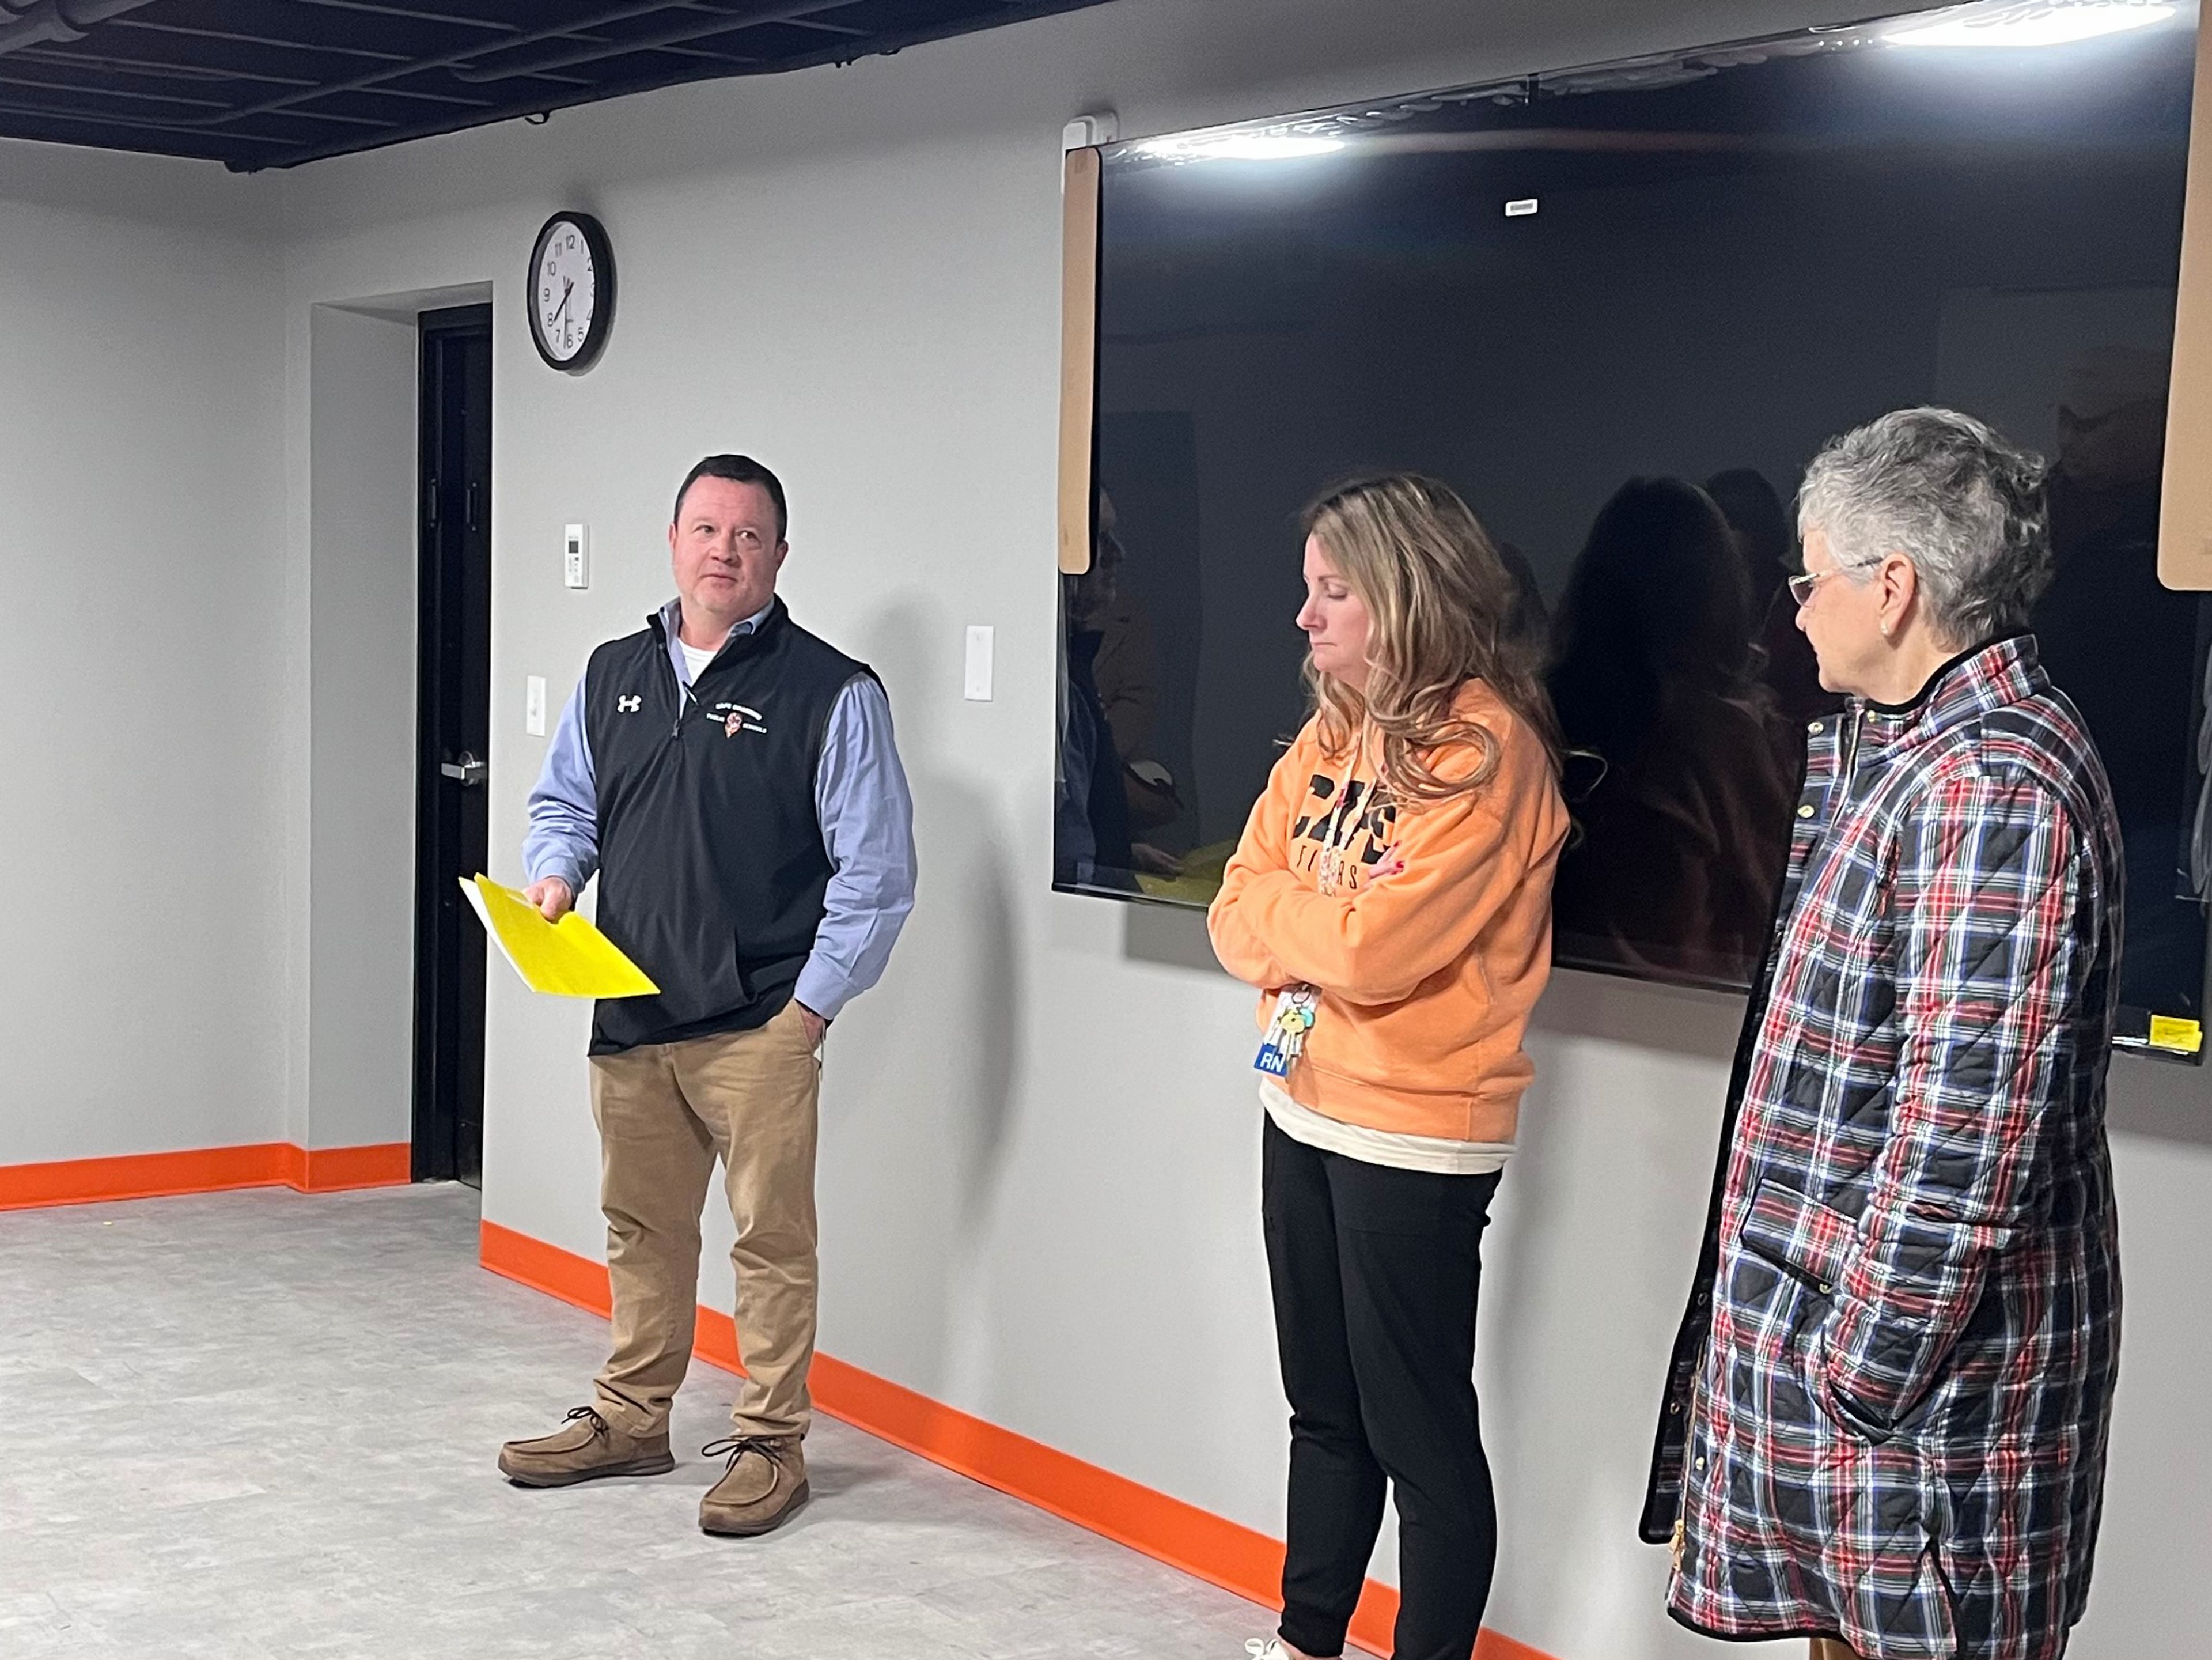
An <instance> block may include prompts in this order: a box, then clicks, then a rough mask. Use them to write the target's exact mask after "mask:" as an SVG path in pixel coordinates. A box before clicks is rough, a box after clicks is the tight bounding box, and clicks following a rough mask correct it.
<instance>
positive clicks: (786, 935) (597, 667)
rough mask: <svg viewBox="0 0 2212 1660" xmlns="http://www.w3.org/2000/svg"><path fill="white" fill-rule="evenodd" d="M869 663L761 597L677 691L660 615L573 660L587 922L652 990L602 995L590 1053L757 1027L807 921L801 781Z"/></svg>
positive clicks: (789, 982) (787, 987) (810, 883)
mask: <svg viewBox="0 0 2212 1660" xmlns="http://www.w3.org/2000/svg"><path fill="white" fill-rule="evenodd" d="M869 672H870V671H869V669H868V667H867V666H866V664H863V663H859V662H855V661H854V660H853V659H852V658H849V657H848V656H846V655H845V654H843V653H842V652H840V651H837V650H836V649H835V648H832V647H830V646H829V645H827V644H825V643H824V642H822V641H821V640H818V639H817V638H816V637H815V636H814V635H811V634H809V633H808V632H807V631H806V630H805V629H802V628H800V627H799V625H798V624H797V623H793V621H792V620H791V615H790V613H789V612H788V611H786V610H785V609H784V605H783V601H782V600H781V599H779V600H777V601H775V605H774V606H773V607H772V608H771V609H770V611H769V614H768V616H767V617H765V618H764V619H763V621H762V623H761V625H760V627H759V628H758V629H756V630H755V631H754V632H753V633H751V634H748V635H739V636H738V638H736V639H734V640H732V641H731V642H729V643H728V644H726V645H725V646H724V647H723V648H722V649H721V651H720V654H718V655H717V656H716V657H715V658H714V661H713V662H711V663H709V664H708V666H706V668H705V669H703V670H702V671H701V672H700V674H699V678H698V679H697V680H696V681H695V682H694V683H693V684H692V688H691V696H690V697H689V698H686V697H685V696H684V689H683V687H682V686H681V685H680V684H678V681H677V678H676V669H675V666H674V665H673V664H672V663H671V661H670V660H669V654H668V638H667V635H666V634H665V632H664V631H663V629H662V626H661V622H660V618H659V617H658V616H655V617H651V618H649V619H648V622H647V627H646V628H645V629H643V630H642V631H641V632H640V633H637V634H633V635H626V636H625V637H624V638H623V639H620V640H614V641H610V642H608V643H607V644H605V645H604V646H601V647H600V648H599V649H598V650H597V651H595V652H593V653H592V660H591V665H590V666H589V667H588V668H586V670H585V672H584V730H585V734H586V738H587V739H589V741H590V744H591V750H592V780H593V782H594V784H595V785H596V787H597V791H598V795H599V927H600V928H601V929H602V930H603V931H604V932H605V934H606V936H607V937H608V938H609V939H612V940H613V941H614V942H615V944H617V946H621V947H622V948H623V951H624V952H627V953H628V954H629V958H630V959H631V960H632V961H633V962H635V964H637V965H638V966H639V967H640V968H641V969H643V970H645V971H646V973H647V974H648V975H650V976H652V977H653V982H654V983H655V984H656V985H658V986H659V988H660V993H659V995H658V996H655V997H624V998H618V999H610V1000H603V1001H601V1002H600V1003H599V1006H598V1009H597V1011H596V1012H595V1015H594V1018H593V1019H592V1054H594V1055H610V1054H614V1053H617V1052H618V1051H620V1050H623V1049H632V1048H635V1046H636V1045H638V1044H640V1043H678V1042H680V1041H682V1040H683V1039H684V1038H687V1037H706V1036H708V1034H710V1033H714V1032H722V1031H750V1030H752V1029H753V1028H755V1027H757V1026H762V1025H766V1024H767V1023H768V1022H769V1020H770V1019H771V1018H774V1017H775V1014H776V1013H777V1012H779V1011H780V1010H781V1009H782V1007H783V1006H784V1005H785V1004H786V1003H787V1002H789V1001H790V1000H791V993H792V987H793V985H794V984H795V983H796V982H797V981H798V979H799V970H800V969H801V968H802V967H803V966H805V962H806V958H807V955H808V953H809V952H811V950H812V949H813V946H814V931H815V929H816V928H817V927H819V926H820V925H821V921H822V915H823V903H822V901H823V893H824V892H825V891H826V890H827V889H828V886H829V854H828V853H827V852H826V851H825V850H824V849H823V845H822V825H821V823H820V820H819V819H818V818H817V816H816V813H815V810H814V779H815V774H816V771H817V765H818V763H819V762H820V760H821V756H822V743H823V737H824V736H825V734H826V733H828V731H829V715H830V712H831V710H832V709H833V708H835V707H836V702H837V696H838V694H839V693H840V692H842V691H843V690H844V689H845V688H846V686H848V684H851V683H852V681H853V679H854V678H855V677H856V676H859V675H863V674H867V673H869Z"/></svg>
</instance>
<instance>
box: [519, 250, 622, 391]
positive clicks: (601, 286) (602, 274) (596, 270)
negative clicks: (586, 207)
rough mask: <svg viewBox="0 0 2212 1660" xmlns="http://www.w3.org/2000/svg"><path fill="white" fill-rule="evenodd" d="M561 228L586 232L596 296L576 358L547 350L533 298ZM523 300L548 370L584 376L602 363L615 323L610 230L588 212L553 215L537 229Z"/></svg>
mask: <svg viewBox="0 0 2212 1660" xmlns="http://www.w3.org/2000/svg"><path fill="white" fill-rule="evenodd" d="M559 225H574V227H575V228H577V229H578V230H580V231H581V232H583V233H584V246H585V248H586V251H588V252H590V254H591V256H592V284H593V295H592V325H591V326H590V327H589V328H587V329H586V330H585V331H584V344H583V345H582V346H581V347H580V348H579V349H578V350H577V352H576V355H575V356H574V357H570V358H568V359H565V360H563V359H562V358H558V357H556V356H554V355H553V354H552V352H550V350H547V349H546V345H545V337H544V335H543V334H541V333H539V332H538V307H537V306H536V304H535V303H533V296H534V295H536V293H537V291H538V267H539V265H541V264H542V263H543V261H544V258H545V244H546V240H547V239H548V238H550V236H551V235H552V234H553V231H554V228H555V227H556V226H559ZM522 297H523V302H524V305H525V307H526V313H527V315H528V317H529V319H530V344H532V345H533V346H535V347H537V348H538V356H539V357H540V358H542V359H544V363H545V367H546V368H550V369H558V370H560V371H561V373H562V374H582V373H583V372H584V371H585V370H586V369H587V368H591V366H592V364H593V363H594V362H597V361H598V360H599V354H600V353H601V352H602V351H604V350H606V344H607V335H608V332H609V331H611V329H612V328H613V327H614V322H615V246H614V244H613V243H612V242H611V241H610V240H608V237H607V228H606V227H605V225H602V224H601V223H600V222H599V221H598V220H597V219H595V218H593V217H592V216H591V215H590V214H588V213H576V212H572V211H568V210H562V212H559V213H556V214H555V215H553V216H551V217H550V218H549V219H547V220H546V222H544V224H543V225H540V226H539V227H538V240H536V241H534V242H532V244H531V245H530V271H529V275H528V277H527V278H526V280H525V282H524V284H523V289H522Z"/></svg>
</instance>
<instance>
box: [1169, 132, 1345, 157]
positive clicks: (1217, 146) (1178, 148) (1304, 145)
mask: <svg viewBox="0 0 2212 1660" xmlns="http://www.w3.org/2000/svg"><path fill="white" fill-rule="evenodd" d="M1343 148H1344V140H1342V139H1341V138H1332V137H1328V135H1327V134H1325V133H1318V132H1191V133H1180V134H1177V135H1176V136H1175V137H1170V138H1147V139H1146V140H1145V142H1144V143H1141V144H1139V145H1138V146H1137V149H1139V151H1140V152H1141V153H1143V154H1144V155H1156V156H1158V157H1160V158H1161V159H1162V160H1164V161H1298V160H1300V159H1302V158H1304V157H1306V156H1310V155H1328V154H1330V153H1331V152H1332V151H1334V150H1340V149H1343Z"/></svg>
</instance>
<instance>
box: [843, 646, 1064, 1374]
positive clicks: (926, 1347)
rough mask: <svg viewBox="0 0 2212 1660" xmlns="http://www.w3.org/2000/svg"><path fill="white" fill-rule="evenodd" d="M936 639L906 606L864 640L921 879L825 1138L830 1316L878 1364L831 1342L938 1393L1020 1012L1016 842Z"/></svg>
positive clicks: (984, 1199) (1003, 1115)
mask: <svg viewBox="0 0 2212 1660" xmlns="http://www.w3.org/2000/svg"><path fill="white" fill-rule="evenodd" d="M939 636H943V637H946V638H950V637H951V624H950V623H947V622H946V621H945V619H944V618H942V617H938V616H936V615H935V614H933V612H931V611H928V610H927V608H925V607H923V606H921V605H916V604H914V603H912V602H901V603H897V604H894V605H891V606H890V607H889V608H887V609H886V610H884V611H883V612H881V613H880V614H879V615H878V616H877V617H875V618H874V619H873V621H872V623H869V624H868V625H867V626H866V627H865V628H864V629H862V630H861V631H860V635H859V637H858V638H857V639H856V640H855V641H854V645H855V646H856V647H857V648H859V651H860V655H861V656H862V657H863V658H864V659H866V660H867V661H868V662H869V663H870V664H871V665H872V666H873V667H874V668H875V670H876V672H877V673H878V675H879V676H880V677H881V678H882V679H883V682H884V687H885V689H886V690H887V691H888V692H889V693H890V702H891V711H892V715H893V719H894V721H895V722H896V728H897V734H898V747H899V754H900V757H901V758H902V761H903V762H904V763H905V766H906V772H907V778H908V783H909V784H910V785H911V787H912V788H913V792H914V806H915V841H916V843H917V846H918V850H919V858H920V864H921V881H920V885H919V887H918V891H917V892H916V896H915V908H914V914H913V915H911V916H910V917H908V920H907V925H906V929H905V932H904V933H902V935H901V936H900V939H899V944H898V948H897V951H896V953H895V954H894V956H893V958H892V961H891V967H890V972H889V973H888V974H886V975H885V976H884V982H883V983H882V985H880V986H878V988H876V989H875V990H874V991H872V992H871V993H870V994H868V995H867V996H866V997H864V998H862V999H861V1000H860V1001H859V1002H858V1003H856V1004H855V1005H854V1008H853V1011H852V1013H851V1015H850V1016H848V1018H846V1019H845V1020H841V1021H840V1022H839V1030H838V1031H837V1032H836V1035H835V1036H834V1037H833V1038H832V1040H831V1044H830V1046H829V1049H827V1050H826V1052H825V1063H824V1064H825V1067H826V1068H827V1070H828V1071H829V1088H827V1089H825V1091H823V1127H822V1128H823V1163H824V1164H825V1165H829V1164H832V1163H833V1161H834V1164H836V1165H837V1166H839V1167H840V1168H839V1169H838V1170H837V1174H836V1178H835V1179H834V1180H826V1181H824V1183H823V1194H824V1196H825V1199H827V1198H829V1197H831V1196H832V1195H836V1197H837V1202H839V1203H840V1204H841V1205H842V1206H844V1207H850V1209H849V1211H848V1214H846V1215H845V1216H842V1217H837V1216H825V1217H824V1219H823V1230H822V1237H823V1254H824V1262H825V1268H826V1269H827V1270H828V1271H827V1272H825V1275H824V1284H825V1286H826V1287H828V1296H827V1298H825V1314H826V1315H828V1316H829V1318H830V1319H831V1320H832V1321H835V1323H836V1326H837V1327H839V1328H842V1329H845V1330H853V1331H866V1332H868V1333H870V1334H872V1335H871V1338H870V1341H869V1344H868V1346H867V1350H868V1352H866V1353H861V1352H858V1351H855V1350H854V1348H853V1347H852V1346H851V1344H850V1343H849V1341H846V1340H842V1339H841V1338H839V1337H838V1336H837V1335H836V1331H835V1330H832V1331H831V1332H830V1333H829V1335H826V1336H825V1340H824V1341H825V1344H826V1345H827V1346H829V1347H835V1348H836V1352H837V1353H839V1354H840V1355H841V1356H842V1357H843V1358H844V1359H849V1360H852V1361H854V1363H856V1364H858V1365H864V1366H868V1367H871V1368H872V1369H876V1370H882V1371H889V1372H890V1373H891V1374H892V1375H894V1376H896V1377H898V1378H900V1379H901V1381H902V1382H904V1383H908V1384H909V1385H910V1386H912V1387H914V1388H916V1389H922V1390H924V1391H927V1392H932V1393H935V1392H939V1390H941V1389H942V1388H943V1387H944V1386H945V1383H947V1382H948V1374H949V1371H950V1367H951V1354H952V1353H953V1350H954V1347H955V1342H954V1337H955V1329H956V1328H957V1326H958V1325H959V1324H960V1323H961V1321H962V1309H961V1307H960V1306H959V1291H958V1288H959V1287H960V1286H963V1285H966V1284H969V1283H972V1282H973V1280H974V1278H975V1276H974V1274H973V1273H972V1265H973V1264H974V1263H975V1262H976V1260H977V1258H978V1257H979V1256H980V1255H981V1251H982V1250H983V1243H984V1242H983V1237H982V1235H983V1232H984V1231H985V1229H986V1228H987V1225H988V1219H989V1218H990V1216H991V1214H992V1213H993V1211H994V1207H995V1195H996V1193H997V1190H998V1188H999V1184H1000V1179H1001V1177H1002V1172H1003V1168H1004V1164H1005V1158H1006V1141H1007V1137H1008V1134H1009V1125H1010V1122H1011V1120H1012V1109H1013V1086H1014V1076H1015V1071H1016V1068H1017V1067H1018V1063H1019V1060H1020V1056H1019V1053H1018V1043H1019V1033H1020V1031H1021V1029H1022V1004H1023V993H1022V986H1021V978H1020V957H1019V954H1018V947H1017V941H1016V938H1015V927H1014V915H1013V897H1012V889H1011V885H1010V875H1009V872H1008V868H1007V865H1008V854H1007V850H1006V836H1005V835H1004V834H1003V832H1002V829H1001V826H1000V824H999V823H998V821H997V812H996V808H995V806H994V802H993V800H992V799H991V798H990V797H989V796H988V795H987V794H985V793H984V792H983V791H981V789H978V788H977V787H975V785H974V784H973V783H971V782H970V781H968V780H967V779H965V778H963V777H962V776H961V775H959V773H958V772H957V771H956V770H955V769H953V768H952V767H951V766H949V765H948V764H947V763H946V762H945V750H944V742H943V739H944V734H943V733H942V731H941V729H940V720H941V709H942V708H943V706H944V703H945V700H946V699H947V698H949V697H950V696H951V695H952V689H955V688H957V684H958V678H957V677H958V673H959V668H958V666H957V664H954V663H952V662H951V661H950V660H948V659H946V658H945V656H944V655H942V654H939V652H937V651H936V650H934V649H933V646H932V643H931V642H933V641H934V640H936V639H937V638H939ZM848 1027H849V1028H850V1030H849V1031H848ZM840 1268H842V1269H843V1270H844V1271H843V1272H838V1269H840ZM838 1305H842V1306H843V1307H846V1308H850V1309H853V1310H854V1314H853V1315H852V1316H848V1319H849V1321H850V1323H849V1324H848V1323H846V1321H844V1320H837V1319H836V1315H835V1308H836V1306H838ZM862 1306H864V1307H865V1309H866V1312H865V1314H863V1313H861V1312H860V1308H861V1307H862Z"/></svg>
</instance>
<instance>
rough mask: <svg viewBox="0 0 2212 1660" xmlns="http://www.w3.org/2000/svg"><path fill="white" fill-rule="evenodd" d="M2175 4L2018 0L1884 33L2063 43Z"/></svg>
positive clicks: (1943, 40) (1910, 40)
mask: <svg viewBox="0 0 2212 1660" xmlns="http://www.w3.org/2000/svg"><path fill="white" fill-rule="evenodd" d="M2178 9H2179V8H2178V7H2176V6H2172V5H2169V4H2166V3H2165V0H2016V3H2013V4H2009V5H1995V6H1990V5H1983V6H1960V7H1958V8H1956V9H1953V10H1950V11H1943V12H1938V13H1936V15H1934V16H1933V17H1930V18H1928V19H1926V20H1924V21H1912V22H1909V23H1905V24H1903V25H1901V26H1900V27H1896V28H1893V29H1891V30H1889V31H1888V32H1887V33H1885V34H1884V36H1883V37H1882V38H1883V39H1884V40H1888V41H1890V42H1892V43H1893V45H1896V46H2069V45H2071V44H2072V43H2073V42H2075V41H2076V40H2094V39H2095V38H2096V37H2097V36H2099V35H2100V34H2118V33H2121V32H2122V31H2123V30H2125V29H2139V28H2145V27H2148V26H2149V25H2151V24H2153V23H2162V22H2164V21H2166V19H2167V18H2169V17H2171V16H2172V15H2174V13H2175V12H2176V11H2177V10H2178Z"/></svg>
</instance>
